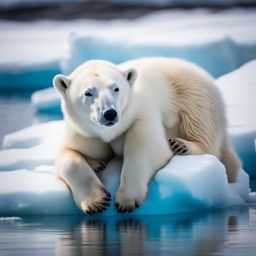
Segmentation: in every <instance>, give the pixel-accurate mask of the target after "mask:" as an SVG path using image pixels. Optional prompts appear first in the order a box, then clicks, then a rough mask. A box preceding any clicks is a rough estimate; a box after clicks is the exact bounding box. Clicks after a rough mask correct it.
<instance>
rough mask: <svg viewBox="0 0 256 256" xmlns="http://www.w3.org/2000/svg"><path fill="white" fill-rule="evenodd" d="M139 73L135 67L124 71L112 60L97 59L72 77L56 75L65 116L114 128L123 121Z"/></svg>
mask: <svg viewBox="0 0 256 256" xmlns="http://www.w3.org/2000/svg"><path fill="white" fill-rule="evenodd" d="M136 76H137V72H136V70H135V69H133V68H131V69H128V70H122V71H121V70H119V68H118V67H117V66H115V65H114V64H112V63H109V62H106V61H100V60H95V61H89V62H86V63H85V64H83V65H81V66H80V67H78V68H77V69H76V70H75V71H74V72H73V73H72V74H71V75H70V76H64V75H57V76H55V78H54V81H53V83H54V87H55V89H56V90H57V91H58V92H59V93H60V95H61V97H62V103H63V111H64V114H65V116H68V117H69V118H70V119H71V120H72V121H73V122H75V123H76V125H78V126H80V127H86V126H87V125H88V124H89V125H91V124H94V125H96V126H98V127H99V126H100V127H112V126H115V125H116V124H118V123H119V122H120V121H121V118H122V113H123V112H124V111H125V109H126V107H127V106H128V103H129V100H130V96H131V87H132V84H133V83H134V81H135V79H136ZM77 122H78V123H79V124H77Z"/></svg>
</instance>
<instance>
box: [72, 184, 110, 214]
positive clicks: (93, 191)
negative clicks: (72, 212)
mask: <svg viewBox="0 0 256 256" xmlns="http://www.w3.org/2000/svg"><path fill="white" fill-rule="evenodd" d="M82 194H83V196H80V195H78V196H74V198H75V201H76V202H77V205H78V206H79V207H80V208H81V209H82V211H83V212H84V213H86V214H89V215H92V214H97V213H101V212H103V211H105V210H106V209H107V207H108V206H109V205H110V201H111V194H110V193H109V192H108V191H107V190H106V189H105V188H104V187H103V186H102V185H100V184H97V185H95V184H94V185H89V186H87V188H86V191H84V192H83V193H82Z"/></svg>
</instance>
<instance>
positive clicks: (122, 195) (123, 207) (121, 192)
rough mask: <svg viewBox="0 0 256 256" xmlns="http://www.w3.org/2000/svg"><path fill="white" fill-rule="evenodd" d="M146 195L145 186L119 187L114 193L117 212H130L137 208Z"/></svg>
mask: <svg viewBox="0 0 256 256" xmlns="http://www.w3.org/2000/svg"><path fill="white" fill-rule="evenodd" d="M146 196H147V188H145V189H143V190H142V189H141V188H140V189H139V190H136V189H135V188H134V187H131V189H130V190H126V189H125V188H124V187H122V188H119V189H118V191H117V192H116V195H115V205H116V209H117V211H118V212H119V213H125V212H132V211H133V210H134V209H135V208H138V207H139V206H140V205H141V204H142V203H143V201H144V200H145V198H146Z"/></svg>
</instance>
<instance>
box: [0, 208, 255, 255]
mask: <svg viewBox="0 0 256 256" xmlns="http://www.w3.org/2000/svg"><path fill="white" fill-rule="evenodd" d="M255 216H256V209H255V208H252V207H251V208H237V209H232V210H228V211H217V212H207V213H193V214H177V215H168V216H141V217H133V218H127V217H119V218H113V217H108V218H103V219H102V218H101V219H100V218H97V217H95V218H93V219H91V218H90V219H89V218H86V217H82V216H71V217H37V218H24V219H23V220H21V221H15V222H10V221H7V222H5V221H1V222H0V255H15V254H16V253H15V252H19V255H57V256H66V255H67V256H68V255H74V256H76V255H110V256H113V255H127V256H128V255H212V254H215V253H217V254H218V253H221V255H224V254H228V255H239V254H237V253H238V252H239V253H241V252H242V251H239V250H243V252H244V253H246V254H247V255H250V252H251V253H252V254H251V255H254V250H255V249H256V247H255V246H254V248H253V249H252V248H251V246H252V245H253V244H254V242H253V240H252V238H250V237H251V236H252V237H255V235H256V228H255V227H256V222H255V219H256V218H255ZM247 245H248V247H249V248H250V249H251V250H250V249H249V250H247V249H246V248H247V247H246V246H247ZM224 252H225V253H224Z"/></svg>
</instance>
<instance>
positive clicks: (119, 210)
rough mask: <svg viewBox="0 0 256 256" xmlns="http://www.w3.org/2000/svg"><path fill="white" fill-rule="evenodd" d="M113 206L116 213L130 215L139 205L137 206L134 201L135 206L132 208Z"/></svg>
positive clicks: (116, 204)
mask: <svg viewBox="0 0 256 256" xmlns="http://www.w3.org/2000/svg"><path fill="white" fill-rule="evenodd" d="M115 206H116V209H117V212H118V213H127V212H128V213H130V212H132V211H133V210H135V209H136V208H138V207H139V206H140V205H139V203H137V202H136V201H135V205H134V206H131V205H130V206H129V205H128V206H120V204H119V203H115Z"/></svg>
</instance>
